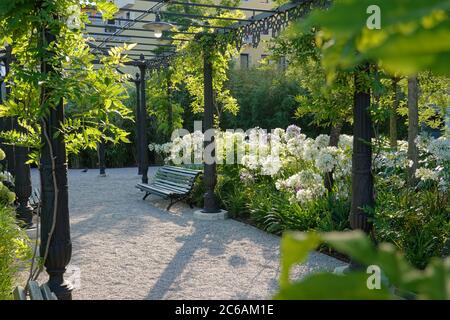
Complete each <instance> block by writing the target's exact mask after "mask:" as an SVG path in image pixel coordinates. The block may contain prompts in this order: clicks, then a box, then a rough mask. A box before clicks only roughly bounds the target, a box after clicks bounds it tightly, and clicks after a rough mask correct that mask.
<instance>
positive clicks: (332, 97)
mask: <svg viewBox="0 0 450 320" xmlns="http://www.w3.org/2000/svg"><path fill="white" fill-rule="evenodd" d="M272 50H273V52H274V55H275V57H279V56H285V57H287V59H288V60H289V65H288V68H287V70H286V77H288V78H291V79H293V80H295V81H297V82H298V83H299V85H300V86H301V87H302V88H303V89H304V92H303V93H301V94H299V95H297V96H296V101H297V102H298V108H297V110H296V117H298V118H301V117H304V116H305V115H310V116H312V121H311V123H312V124H315V125H320V126H335V125H337V124H342V123H344V122H351V119H352V107H353V91H354V88H353V75H352V73H351V72H339V73H338V74H337V76H336V79H335V81H334V82H333V83H327V78H326V72H325V70H324V69H323V67H322V65H321V60H322V56H321V52H320V49H319V48H318V46H317V44H316V42H315V36H314V33H313V32H303V33H297V32H292V31H290V32H289V31H288V32H286V33H285V34H282V36H281V37H279V38H277V39H274V40H273V41H272Z"/></svg>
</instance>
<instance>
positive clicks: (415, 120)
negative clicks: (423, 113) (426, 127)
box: [408, 76, 419, 187]
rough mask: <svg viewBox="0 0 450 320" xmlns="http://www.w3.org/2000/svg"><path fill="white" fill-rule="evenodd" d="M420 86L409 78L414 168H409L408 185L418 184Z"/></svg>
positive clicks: (410, 134)
mask: <svg viewBox="0 0 450 320" xmlns="http://www.w3.org/2000/svg"><path fill="white" fill-rule="evenodd" d="M418 100H419V84H418V80H417V77H416V76H412V77H409V78H408V159H409V160H410V161H411V162H412V166H410V167H408V185H409V186H410V187H413V186H414V185H415V183H416V178H415V173H416V169H417V165H418V161H419V160H418V158H419V156H418V150H417V145H416V138H417V135H418V134H419V106H418V103H419V101H418Z"/></svg>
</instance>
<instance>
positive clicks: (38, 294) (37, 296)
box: [13, 281, 58, 300]
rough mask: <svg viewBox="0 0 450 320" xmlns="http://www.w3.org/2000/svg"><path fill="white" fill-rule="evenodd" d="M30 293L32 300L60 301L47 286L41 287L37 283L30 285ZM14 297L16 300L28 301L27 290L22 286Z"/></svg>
mask: <svg viewBox="0 0 450 320" xmlns="http://www.w3.org/2000/svg"><path fill="white" fill-rule="evenodd" d="M28 292H29V294H30V300H58V298H56V295H55V294H54V293H53V292H52V291H51V290H50V288H49V287H48V285H47V284H43V285H41V286H39V284H38V283H37V282H36V281H30V282H29V283H28ZM13 296H14V300H28V299H27V295H26V292H25V289H24V288H23V287H20V286H19V287H16V288H15V289H14V291H13Z"/></svg>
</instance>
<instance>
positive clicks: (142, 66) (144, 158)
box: [138, 55, 148, 183]
mask: <svg viewBox="0 0 450 320" xmlns="http://www.w3.org/2000/svg"><path fill="white" fill-rule="evenodd" d="M138 67H139V72H140V73H141V76H140V83H139V85H140V99H139V100H140V112H139V113H140V117H139V122H140V125H139V135H140V146H141V166H142V183H148V175H147V174H148V142H147V107H146V98H145V71H146V63H145V59H144V55H141V61H140V63H139V65H138Z"/></svg>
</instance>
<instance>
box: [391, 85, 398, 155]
mask: <svg viewBox="0 0 450 320" xmlns="http://www.w3.org/2000/svg"><path fill="white" fill-rule="evenodd" d="M399 80H400V79H399V78H392V91H393V92H394V103H393V104H392V108H391V110H390V112H389V144H390V146H391V148H394V149H397V109H398V106H399V103H400V96H399V87H398V82H399Z"/></svg>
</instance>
